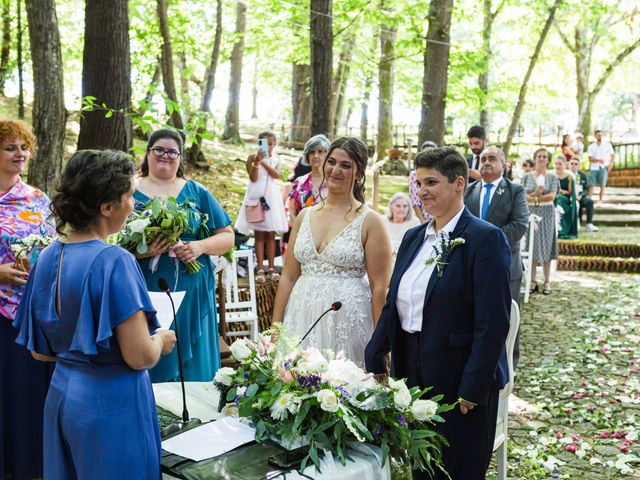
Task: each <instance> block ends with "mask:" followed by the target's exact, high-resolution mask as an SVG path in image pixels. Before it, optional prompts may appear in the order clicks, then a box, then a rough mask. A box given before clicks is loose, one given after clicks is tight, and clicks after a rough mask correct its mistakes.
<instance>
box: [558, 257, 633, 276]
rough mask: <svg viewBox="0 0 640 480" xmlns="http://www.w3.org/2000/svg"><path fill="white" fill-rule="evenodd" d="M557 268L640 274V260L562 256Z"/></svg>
mask: <svg viewBox="0 0 640 480" xmlns="http://www.w3.org/2000/svg"><path fill="white" fill-rule="evenodd" d="M557 268H558V270H574V271H583V272H617V273H640V259H638V258H617V257H597V256H594V257H585V256H572V255H561V256H560V257H559V258H558V266H557Z"/></svg>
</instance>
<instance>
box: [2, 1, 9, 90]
mask: <svg viewBox="0 0 640 480" xmlns="http://www.w3.org/2000/svg"><path fill="white" fill-rule="evenodd" d="M10 7H11V0H2V48H1V50H0V95H4V82H5V79H6V78H7V73H8V70H9V53H10V52H11V8H10Z"/></svg>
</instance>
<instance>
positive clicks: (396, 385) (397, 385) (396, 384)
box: [389, 377, 407, 390]
mask: <svg viewBox="0 0 640 480" xmlns="http://www.w3.org/2000/svg"><path fill="white" fill-rule="evenodd" d="M389 387H390V388H392V389H393V390H400V389H402V388H407V384H406V383H404V380H402V379H400V380H396V379H394V378H391V377H389Z"/></svg>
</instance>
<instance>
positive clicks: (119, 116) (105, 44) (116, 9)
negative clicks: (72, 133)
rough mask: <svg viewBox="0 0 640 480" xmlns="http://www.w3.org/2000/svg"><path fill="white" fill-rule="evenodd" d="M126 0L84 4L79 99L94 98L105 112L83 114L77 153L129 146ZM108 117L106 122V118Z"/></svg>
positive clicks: (127, 18)
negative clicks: (89, 149)
mask: <svg viewBox="0 0 640 480" xmlns="http://www.w3.org/2000/svg"><path fill="white" fill-rule="evenodd" d="M127 3H128V2H127V0H111V1H109V2H104V1H102V0H87V3H86V8H85V20H84V22H85V29H84V55H83V59H82V97H83V98H84V97H87V96H91V97H95V98H96V100H95V102H96V103H97V104H100V105H102V104H104V105H106V107H107V108H108V109H109V110H108V111H107V112H105V111H103V110H92V111H89V112H84V114H83V115H82V117H81V118H80V134H79V136H78V149H87V148H113V149H115V150H123V151H125V152H126V151H128V150H129V149H130V148H131V146H132V145H133V130H132V125H131V118H130V117H128V116H127V113H129V112H130V111H131V60H130V56H129V14H128V9H127ZM107 117H109V118H107Z"/></svg>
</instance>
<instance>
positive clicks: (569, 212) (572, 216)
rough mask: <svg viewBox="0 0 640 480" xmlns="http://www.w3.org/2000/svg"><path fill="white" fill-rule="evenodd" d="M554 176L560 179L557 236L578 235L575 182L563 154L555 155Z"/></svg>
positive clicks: (557, 203)
mask: <svg viewBox="0 0 640 480" xmlns="http://www.w3.org/2000/svg"><path fill="white" fill-rule="evenodd" d="M556 176H557V177H558V180H560V193H559V194H558V196H557V197H556V206H557V207H560V208H562V216H561V217H560V229H559V230H558V238H577V237H578V204H577V203H576V182H575V180H574V178H573V175H572V174H571V172H569V169H568V168H567V161H566V159H565V158H564V155H558V156H557V157H556Z"/></svg>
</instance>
